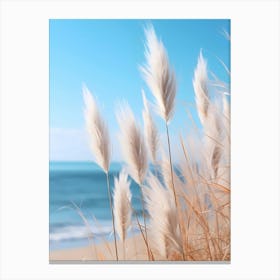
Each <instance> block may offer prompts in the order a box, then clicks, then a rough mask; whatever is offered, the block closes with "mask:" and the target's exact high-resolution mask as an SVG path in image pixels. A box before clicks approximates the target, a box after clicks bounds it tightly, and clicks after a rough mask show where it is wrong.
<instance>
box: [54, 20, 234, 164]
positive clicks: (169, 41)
mask: <svg viewBox="0 0 280 280" xmlns="http://www.w3.org/2000/svg"><path fill="white" fill-rule="evenodd" d="M147 24H152V25H153V26H154V28H155V31H156V34H157V36H158V37H159V38H161V39H162V41H163V43H164V45H165V47H166V49H167V52H168V55H169V60H170V63H171V65H172V67H173V68H174V69H175V72H176V76H177V82H178V92H177V98H176V113H175V115H174V118H173V120H172V122H171V124H170V131H171V135H172V139H171V140H172V142H173V143H175V141H176V139H177V138H176V137H178V135H179V133H182V135H186V134H187V133H188V131H189V130H190V125H191V124H190V123H191V121H190V119H189V117H188V114H187V113H186V111H187V110H188V111H190V112H191V113H192V115H193V118H194V121H195V122H196V123H197V125H198V126H199V121H198V119H197V116H196V113H195V110H194V91H193V87H192V78H193V71H194V69H195V66H196V63H197V57H198V55H199V52H200V50H201V49H202V52H203V55H204V57H205V58H206V60H207V63H208V67H209V69H210V70H211V71H213V72H214V73H215V75H217V76H218V77H219V78H220V79H221V80H223V81H226V82H229V77H228V75H227V73H226V71H225V69H224V67H223V65H222V64H221V63H220V61H219V59H221V60H222V61H223V62H224V63H225V64H226V65H227V66H228V67H230V42H229V41H228V40H227V39H226V38H225V36H224V35H223V32H224V31H226V32H227V33H229V34H230V21H229V20H149V21H147V20H50V22H49V27H50V30H49V35H50V45H49V47H50V160H71V161H75V160H77V161H80V160H92V158H93V157H92V155H91V152H90V150H89V148H88V139H87V135H86V132H85V124H84V117H83V107H84V106H83V98H82V85H83V83H85V84H86V85H87V87H88V88H89V89H90V90H91V92H92V93H93V94H94V95H95V96H96V97H97V99H98V103H99V105H100V107H101V111H102V114H103V116H104V118H105V119H106V121H107V123H108V126H109V130H110V133H111V138H112V142H113V160H120V159H121V155H120V151H119V146H118V142H117V133H118V125H117V121H116V117H115V112H116V110H117V105H118V104H119V103H120V102H121V101H123V100H126V101H127V102H128V103H129V105H130V106H131V108H132V110H133V112H134V113H135V116H136V118H137V120H138V121H139V122H140V123H141V122H142V97H141V89H144V90H145V91H146V95H147V97H148V99H149V100H150V101H152V100H153V99H152V96H151V93H150V92H149V90H148V88H147V86H146V85H145V82H144V80H143V78H142V75H141V73H140V71H139V66H140V65H143V64H144V62H145V58H144V43H145V36H144V28H145V27H146V26H147ZM218 58H219V59H218ZM154 117H155V120H156V123H157V125H158V127H159V130H160V131H162V132H164V131H163V128H164V126H163V123H162V121H161V119H160V118H159V117H158V116H156V115H155V116H154Z"/></svg>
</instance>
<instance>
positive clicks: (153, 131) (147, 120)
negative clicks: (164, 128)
mask: <svg viewBox="0 0 280 280" xmlns="http://www.w3.org/2000/svg"><path fill="white" fill-rule="evenodd" d="M142 97H143V103H144V110H143V120H144V133H145V138H146V142H147V144H148V147H149V152H150V157H151V160H152V162H153V163H154V164H155V163H156V161H157V152H158V146H159V135H158V131H157V127H156V125H155V123H154V120H153V119H152V115H151V112H150V109H149V104H148V101H147V98H146V95H145V92H144V90H143V91H142Z"/></svg>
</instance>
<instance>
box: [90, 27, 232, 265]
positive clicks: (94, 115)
mask: <svg viewBox="0 0 280 280" xmlns="http://www.w3.org/2000/svg"><path fill="white" fill-rule="evenodd" d="M146 39H147V40H146V43H147V45H146V54H145V55H146V64H145V65H144V66H143V67H142V68H141V72H142V73H143V76H144V79H145V81H146V83H147V85H148V87H149V89H150V92H151V94H152V95H153V97H154V104H153V106H150V105H151V104H150V102H149V101H148V100H147V99H146V96H145V94H143V107H144V110H143V119H144V128H142V127H141V126H140V125H139V124H138V123H137V122H136V120H135V118H134V115H133V112H132V111H131V109H130V108H129V106H128V105H125V106H123V107H121V108H120V109H119V112H118V114H117V117H118V121H119V125H120V146H121V147H122V151H123V159H124V160H125V162H126V166H125V170H123V171H122V172H121V174H120V177H119V179H115V191H114V195H112V194H111V193H110V191H109V185H108V195H109V201H111V200H113V204H114V205H112V203H111V210H112V219H113V228H114V236H115V239H116V238H117V235H118V237H119V239H120V241H119V242H121V244H122V248H123V249H122V250H121V251H122V254H120V249H119V251H118V248H120V246H118V248H117V244H116V242H115V256H114V258H113V259H116V260H118V259H120V258H121V259H129V260H133V259H139V258H137V257H135V258H133V257H132V258H129V257H128V256H126V255H125V254H124V253H125V251H126V250H127V249H126V245H125V242H126V231H127V229H128V227H129V225H130V223H131V221H132V218H131V216H132V215H133V213H134V210H133V209H132V205H131V193H130V191H129V185H130V182H129V180H128V177H127V174H129V175H130V177H131V178H132V179H133V180H135V182H137V184H138V185H139V188H140V189H141V194H142V207H143V216H144V224H143V225H141V224H140V222H139V219H138V217H137V216H136V220H137V223H138V226H139V229H140V233H141V238H142V241H143V244H144V246H145V247H146V250H145V252H146V258H145V259H148V260H150V261H154V260H174V261H179V260H180V261H182V260H183V261H229V260H230V113H229V101H228V100H227V98H226V94H225V93H229V89H228V88H227V87H226V86H225V84H224V83H222V82H221V81H218V80H215V81H214V83H211V81H210V79H209V77H208V69H207V63H206V61H205V59H204V57H203V55H202V53H200V55H199V57H198V62H197V67H196V69H194V76H193V87H194V92H195V99H196V109H197V114H198V116H199V119H200V122H201V124H202V127H203V132H202V133H201V131H197V132H193V134H190V135H187V136H186V137H182V136H181V135H179V139H180V141H179V143H177V144H178V145H179V146H180V149H181V152H182V155H183V159H182V160H181V161H180V162H179V163H177V162H176V164H175V162H174V161H173V158H172V145H171V144H170V137H169V125H170V121H171V119H172V117H173V113H174V110H175V98H176V87H177V86H176V77H175V73H174V71H173V70H172V68H171V67H170V64H169V60H168V56H167V52H166V49H165V48H164V45H163V43H162V42H161V41H160V40H158V38H157V37H156V34H155V31H154V29H153V27H149V28H147V30H146ZM221 89H222V90H221ZM221 92H222V93H221ZM85 105H86V110H85V116H86V120H87V127H88V131H89V134H90V142H91V146H92V151H93V153H94V155H95V158H96V162H97V163H98V164H99V165H100V166H101V168H103V170H104V172H105V173H106V174H107V178H108V172H109V166H110V151H109V148H110V139H109V132H108V131H107V128H106V124H105V122H104V121H103V119H102V117H101V115H100V114H99V112H98V107H97V105H96V102H95V100H94V98H92V97H91V94H90V93H89V91H88V90H87V89H85ZM154 111H155V112H156V113H157V114H158V115H159V116H160V117H161V118H162V121H163V122H164V123H165V127H166V132H165V133H166V140H167V143H168V145H167V147H166V151H165V150H164V149H163V148H162V146H163V145H162V143H161V139H160V138H159V134H158V131H157V128H156V125H155V122H154V120H153V117H152V115H153V112H154ZM186 120H187V118H186ZM201 135H202V136H201ZM172 144H173V145H174V143H172ZM149 159H150V161H151V163H152V164H153V165H154V166H155V169H156V172H154V173H152V172H151V171H150V170H149ZM145 211H146V212H147V213H148V215H147V217H146V215H145ZM130 244H131V242H130ZM104 248H106V247H104ZM105 250H106V249H105ZM99 255H102V256H105V255H106V253H104V252H100V253H99ZM126 257H127V258H126ZM101 259H103V257H102V258H100V260H101Z"/></svg>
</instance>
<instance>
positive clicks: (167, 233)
mask: <svg viewBox="0 0 280 280" xmlns="http://www.w3.org/2000/svg"><path fill="white" fill-rule="evenodd" d="M147 181H148V185H149V187H146V188H144V196H145V200H146V202H147V210H148V212H149V215H150V226H151V228H152V232H151V234H153V236H152V238H153V240H154V242H155V247H156V248H157V250H158V251H159V253H160V254H161V255H162V256H164V257H168V254H169V253H174V252H181V251H182V244H181V238H180V231H179V224H178V219H177V211H176V207H175V203H174V199H173V196H172V195H171V193H170V191H169V190H167V189H166V188H164V187H163V186H162V184H161V183H160V181H159V180H158V179H157V178H156V177H155V176H154V175H152V174H149V177H148V179H147Z"/></svg>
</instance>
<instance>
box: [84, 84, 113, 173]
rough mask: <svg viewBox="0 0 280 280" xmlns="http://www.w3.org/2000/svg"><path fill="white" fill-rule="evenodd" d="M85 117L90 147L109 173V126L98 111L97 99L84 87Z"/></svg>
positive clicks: (98, 162)
mask: <svg viewBox="0 0 280 280" xmlns="http://www.w3.org/2000/svg"><path fill="white" fill-rule="evenodd" d="M83 97H84V103H85V110H84V116H85V121H86V128H87V131H88V134H89V140H90V147H91V150H92V152H93V154H94V156H95V160H96V163H97V164H98V165H99V166H100V167H101V168H102V169H103V170H104V171H105V172H106V173H107V172H108V169H109V164H110V137H109V132H108V129H107V126H106V124H105V122H104V120H103V119H102V116H101V114H100V112H99V110H98V107H97V103H96V100H95V98H94V97H93V96H92V94H91V93H90V91H89V90H88V88H87V87H86V86H83Z"/></svg>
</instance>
